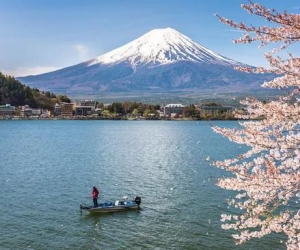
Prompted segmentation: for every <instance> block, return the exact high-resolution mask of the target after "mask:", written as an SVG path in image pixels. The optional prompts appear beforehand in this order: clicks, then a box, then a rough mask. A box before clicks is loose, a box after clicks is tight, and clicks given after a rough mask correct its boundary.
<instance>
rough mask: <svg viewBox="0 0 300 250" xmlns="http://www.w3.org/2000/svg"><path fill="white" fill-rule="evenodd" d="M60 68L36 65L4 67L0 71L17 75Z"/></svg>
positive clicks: (37, 73)
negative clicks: (15, 67)
mask: <svg viewBox="0 0 300 250" xmlns="http://www.w3.org/2000/svg"><path fill="white" fill-rule="evenodd" d="M58 69H60V68H58V67H43V66H36V67H32V68H17V69H3V70H0V72H2V73H3V74H5V75H10V76H14V77H17V76H28V75H39V74H43V73H48V72H51V71H55V70H58Z"/></svg>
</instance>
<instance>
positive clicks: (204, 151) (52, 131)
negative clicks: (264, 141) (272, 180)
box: [0, 121, 284, 249]
mask: <svg viewBox="0 0 300 250" xmlns="http://www.w3.org/2000/svg"><path fill="white" fill-rule="evenodd" d="M216 123H218V125H221V126H234V125H235V124H236V123H235V122H216ZM0 138H1V140H0V148H1V155H2V157H1V158H2V160H1V163H0V171H1V175H0V195H1V196H0V197H1V204H0V213H1V220H0V228H1V229H0V246H1V247H3V249H24V248H28V249H105V248H108V249H125V248H130V249H233V248H234V249H284V244H282V243H280V240H281V238H280V237H277V236H276V237H275V236H274V235H271V236H270V237H267V238H266V239H264V240H257V241H251V242H250V243H248V244H246V245H243V246H235V245H234V242H233V240H232V239H231V236H230V232H228V231H224V230H221V228H220V221H219V219H220V214H221V213H224V212H225V211H226V210H227V205H226V203H225V199H226V197H228V196H229V195H230V193H229V192H228V191H224V190H222V189H219V188H218V187H216V186H215V185H214V182H215V181H216V179H217V178H219V177H221V176H222V175H223V174H224V173H223V172H222V171H221V170H219V169H216V168H214V167H212V166H211V165H210V163H211V161H213V160H217V159H224V158H228V157H230V156H233V155H236V154H239V153H241V152H242V150H243V149H242V148H240V147H238V146H237V145H235V144H232V143H230V142H228V141H227V140H226V139H224V138H221V137H220V136H219V135H217V134H215V133H213V132H212V130H211V128H210V126H209V124H207V123H206V122H170V121H0ZM94 185H96V186H97V187H98V188H99V190H100V198H99V202H101V201H104V200H109V199H113V200H114V199H120V198H121V197H123V196H125V195H126V196H128V197H129V198H133V197H135V196H136V195H139V196H141V197H142V204H141V209H140V210H138V211H126V212H120V213H112V214H99V215H97V214H96V215H91V214H88V213H86V212H83V213H82V214H81V212H80V209H79V205H80V204H81V203H92V200H91V197H90V193H91V189H92V186H94Z"/></svg>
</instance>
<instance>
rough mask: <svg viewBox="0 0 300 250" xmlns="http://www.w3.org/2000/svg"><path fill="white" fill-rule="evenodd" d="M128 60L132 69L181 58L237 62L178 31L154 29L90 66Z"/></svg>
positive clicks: (180, 59) (103, 56) (200, 60)
mask: <svg viewBox="0 0 300 250" xmlns="http://www.w3.org/2000/svg"><path fill="white" fill-rule="evenodd" d="M124 61H127V62H129V63H130V65H131V66H132V67H133V68H136V67H138V66H140V65H147V64H148V65H157V64H159V65H161V64H169V63H174V62H178V61H190V62H210V63H217V64H238V63H237V62H236V61H233V60H230V59H228V58H225V57H223V56H221V55H219V54H217V53H215V52H213V51H211V50H209V49H207V48H205V47H203V46H201V45H200V44H197V43H196V42H193V41H192V40H191V39H190V38H188V37H187V36H185V35H183V34H181V33H179V32H178V31H176V30H174V29H171V28H166V29H154V30H152V31H150V32H148V33H147V34H145V35H143V36H141V37H140V38H138V39H136V40H134V41H132V42H130V43H128V44H126V45H124V46H122V47H120V48H117V49H115V50H113V51H111V52H108V53H106V54H104V55H102V56H99V57H96V58H95V59H93V60H91V62H90V64H89V65H94V64H116V63H121V62H124Z"/></svg>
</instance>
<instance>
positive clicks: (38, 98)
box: [0, 72, 70, 110]
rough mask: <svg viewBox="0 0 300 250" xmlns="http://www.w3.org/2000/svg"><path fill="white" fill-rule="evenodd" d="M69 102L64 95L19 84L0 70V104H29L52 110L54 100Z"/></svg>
mask: <svg viewBox="0 0 300 250" xmlns="http://www.w3.org/2000/svg"><path fill="white" fill-rule="evenodd" d="M61 101H65V102H70V99H69V98H68V97H67V96H65V95H57V96H56V95H54V94H53V93H50V92H48V91H47V92H44V91H40V90H38V89H36V88H30V87H28V86H26V85H24V84H21V83H20V82H19V81H18V80H16V79H15V78H14V77H12V76H5V75H3V74H2V73H1V72H0V105H5V104H11V105H12V106H23V105H29V106H30V107H32V108H45V109H49V110H52V109H53V108H54V105H55V103H56V102H61Z"/></svg>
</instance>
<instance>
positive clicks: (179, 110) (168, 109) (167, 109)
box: [163, 104, 185, 117]
mask: <svg viewBox="0 0 300 250" xmlns="http://www.w3.org/2000/svg"><path fill="white" fill-rule="evenodd" d="M184 109H185V106H184V105H182V104H167V105H165V106H164V107H163V110H164V111H163V112H164V115H165V116H169V117H172V116H174V115H183V111H184Z"/></svg>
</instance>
